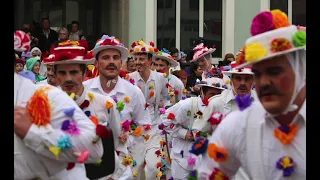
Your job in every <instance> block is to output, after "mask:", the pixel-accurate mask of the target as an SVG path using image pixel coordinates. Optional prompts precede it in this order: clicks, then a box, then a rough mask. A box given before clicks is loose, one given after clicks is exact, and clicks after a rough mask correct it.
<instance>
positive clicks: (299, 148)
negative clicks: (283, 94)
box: [198, 101, 306, 180]
mask: <svg viewBox="0 0 320 180" xmlns="http://www.w3.org/2000/svg"><path fill="white" fill-rule="evenodd" d="M265 115H266V111H265V110H264V108H263V107H262V105H261V104H260V102H257V101H256V102H254V103H253V104H252V105H251V106H250V107H248V108H247V109H245V110H244V111H235V112H232V113H230V114H229V115H228V116H227V117H226V118H225V119H224V120H223V121H222V122H221V123H220V125H219V126H218V127H217V129H216V130H215V132H214V134H213V136H212V137H211V139H210V142H209V143H215V144H216V145H217V146H218V147H221V148H224V149H225V150H226V151H227V152H228V158H227V160H226V161H224V162H222V163H217V162H215V161H214V160H213V159H211V158H210V157H208V153H205V154H204V155H203V159H204V160H203V162H202V164H201V166H200V167H199V168H198V173H199V174H200V179H201V180H204V179H208V176H210V174H211V173H212V169H214V167H217V168H219V169H220V170H221V171H223V172H224V173H226V174H227V176H229V177H231V176H233V175H234V174H235V173H236V172H237V170H238V169H239V167H240V166H241V167H243V169H244V170H245V171H246V172H247V173H248V175H249V176H250V179H253V180H255V179H259V180H269V179H272V180H286V179H299V180H304V179H306V102H304V104H303V106H302V107H301V109H300V111H299V113H298V115H297V116H296V118H295V119H294V120H293V122H292V124H296V125H298V129H299V130H298V132H297V134H296V136H295V138H294V139H293V141H292V142H291V144H288V145H284V144H282V143H281V142H280V141H279V140H278V139H277V138H276V137H275V135H274V131H275V129H276V128H278V127H279V126H280V124H279V123H278V122H277V121H276V120H274V119H272V118H267V117H266V116H265ZM283 156H289V157H291V158H292V159H293V160H294V161H295V163H296V167H295V170H294V172H293V173H292V174H291V176H290V177H287V178H285V177H283V171H282V170H279V169H277V168H276V163H277V161H278V160H279V159H280V158H281V157H283Z"/></svg>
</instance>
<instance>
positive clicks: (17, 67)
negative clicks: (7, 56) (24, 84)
mask: <svg viewBox="0 0 320 180" xmlns="http://www.w3.org/2000/svg"><path fill="white" fill-rule="evenodd" d="M22 70H23V64H21V63H16V73H19V72H21V71H22Z"/></svg>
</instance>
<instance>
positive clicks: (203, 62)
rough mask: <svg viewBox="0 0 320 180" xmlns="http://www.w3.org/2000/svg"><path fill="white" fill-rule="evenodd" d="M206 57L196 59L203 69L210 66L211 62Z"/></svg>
mask: <svg viewBox="0 0 320 180" xmlns="http://www.w3.org/2000/svg"><path fill="white" fill-rule="evenodd" d="M208 60H209V59H208V57H206V56H204V57H202V58H200V59H199V60H198V63H199V67H200V68H201V69H202V70H203V71H205V70H207V69H209V68H210V67H211V64H210V63H209V62H208Z"/></svg>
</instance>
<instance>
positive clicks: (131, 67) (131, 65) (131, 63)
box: [127, 60, 137, 73]
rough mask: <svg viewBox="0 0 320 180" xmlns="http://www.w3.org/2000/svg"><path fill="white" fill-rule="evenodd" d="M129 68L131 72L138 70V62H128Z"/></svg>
mask: <svg viewBox="0 0 320 180" xmlns="http://www.w3.org/2000/svg"><path fill="white" fill-rule="evenodd" d="M127 70H128V72H129V73H132V72H134V71H136V70H137V67H136V63H135V62H134V61H132V60H131V61H128V62H127Z"/></svg>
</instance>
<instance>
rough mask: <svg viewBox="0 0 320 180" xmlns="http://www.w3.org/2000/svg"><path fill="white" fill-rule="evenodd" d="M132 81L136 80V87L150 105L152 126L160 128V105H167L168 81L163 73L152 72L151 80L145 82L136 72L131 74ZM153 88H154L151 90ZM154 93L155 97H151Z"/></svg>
mask: <svg viewBox="0 0 320 180" xmlns="http://www.w3.org/2000/svg"><path fill="white" fill-rule="evenodd" d="M129 76H130V78H131V79H134V81H135V85H136V86H138V87H139V88H140V89H141V91H142V93H143V95H144V98H145V100H146V102H147V103H149V104H150V106H149V107H148V109H149V113H150V116H151V124H152V126H158V125H159V124H160V122H161V120H160V113H159V104H160V101H163V102H164V104H166V102H167V101H168V100H167V95H168V88H167V87H166V84H167V80H166V78H165V77H164V76H163V74H162V73H158V72H155V71H151V73H150V76H149V79H148V80H147V82H145V81H144V80H143V79H142V77H141V76H140V74H139V72H137V71H135V72H133V73H130V74H129ZM151 86H154V87H153V88H151ZM151 92H154V95H153V96H150V93H151Z"/></svg>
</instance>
